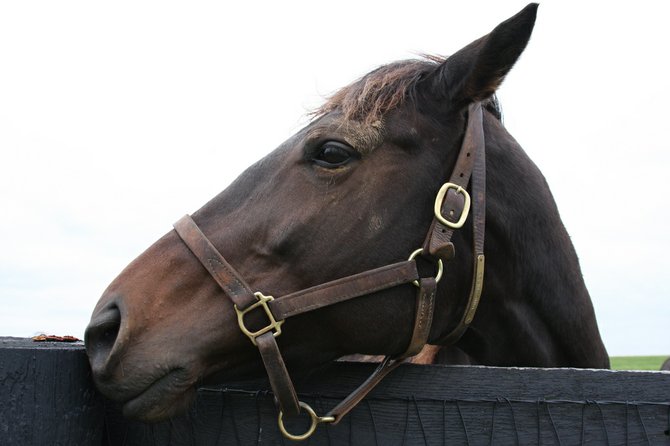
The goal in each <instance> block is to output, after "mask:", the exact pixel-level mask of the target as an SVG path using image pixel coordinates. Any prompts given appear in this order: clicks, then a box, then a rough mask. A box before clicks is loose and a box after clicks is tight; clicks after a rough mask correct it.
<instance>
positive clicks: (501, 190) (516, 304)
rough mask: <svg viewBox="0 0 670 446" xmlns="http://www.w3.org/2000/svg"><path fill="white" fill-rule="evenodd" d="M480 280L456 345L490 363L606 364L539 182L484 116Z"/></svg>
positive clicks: (570, 255)
mask: <svg viewBox="0 0 670 446" xmlns="http://www.w3.org/2000/svg"><path fill="white" fill-rule="evenodd" d="M485 128H486V137H487V149H486V150H487V158H488V160H487V163H488V166H489V168H488V169H487V183H488V184H487V222H486V224H487V230H486V262H487V264H486V279H485V283H484V291H483V294H482V298H481V303H480V307H479V310H478V312H477V315H476V318H475V320H474V321H473V323H472V325H471V326H470V329H469V330H468V331H467V332H466V333H465V335H464V336H463V337H462V339H461V341H459V343H458V346H459V347H460V348H462V349H463V350H464V351H465V352H466V353H468V354H469V355H470V356H472V357H473V358H474V359H475V360H476V361H477V362H480V363H483V364H491V365H493V364H495V365H527V366H559V365H560V366H577V367H607V366H608V359H607V353H606V352H605V349H604V346H603V344H602V341H601V339H600V334H599V332H598V328H597V325H596V321H595V315H594V311H593V306H592V304H591V300H590V297H589V294H588V291H587V289H586V286H585V284H584V280H583V278H582V274H581V270H580V267H579V262H578V260H577V255H576V253H575V250H574V248H573V246H572V242H571V241H570V237H569V236H568V234H567V232H566V230H565V227H564V226H563V223H562V222H561V219H560V217H559V214H558V210H557V208H556V204H555V202H554V199H553V197H552V195H551V192H550V191H549V188H548V187H547V185H546V182H545V180H544V177H543V176H542V174H541V173H540V171H539V170H538V169H537V167H536V166H535V165H534V164H533V162H532V161H531V160H530V159H529V158H528V157H527V156H526V154H525V153H524V152H523V150H522V149H521V147H520V146H519V145H518V144H517V143H516V141H515V140H514V139H513V138H512V137H511V136H510V135H509V134H508V133H507V132H506V131H505V130H504V128H503V127H502V125H501V124H500V123H499V122H498V121H497V120H495V119H494V118H493V117H491V116H488V117H487V119H486V125H485Z"/></svg>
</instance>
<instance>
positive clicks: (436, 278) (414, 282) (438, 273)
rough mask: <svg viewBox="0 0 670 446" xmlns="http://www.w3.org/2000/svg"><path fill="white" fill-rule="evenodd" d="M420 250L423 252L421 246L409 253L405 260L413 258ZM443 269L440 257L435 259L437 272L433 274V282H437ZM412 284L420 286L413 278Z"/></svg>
mask: <svg viewBox="0 0 670 446" xmlns="http://www.w3.org/2000/svg"><path fill="white" fill-rule="evenodd" d="M422 252H423V248H419V249H417V250H415V251H414V252H413V253H412V254H410V256H409V259H407V261H410V260H414V258H415V257H416V256H418V255H419V254H421V253H422ZM443 270H444V265H442V259H437V274H436V275H435V283H438V282H439V281H440V279H442V271H443ZM412 284H414V286H415V287H417V288H419V287H420V285H419V281H418V280H414V281H413V282H412Z"/></svg>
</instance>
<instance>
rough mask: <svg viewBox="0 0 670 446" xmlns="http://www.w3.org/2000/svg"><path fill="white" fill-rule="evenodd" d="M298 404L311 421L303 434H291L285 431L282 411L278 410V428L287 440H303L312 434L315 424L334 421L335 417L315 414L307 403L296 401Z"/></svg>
mask: <svg viewBox="0 0 670 446" xmlns="http://www.w3.org/2000/svg"><path fill="white" fill-rule="evenodd" d="M298 404H300V407H302V408H303V409H305V410H306V411H307V413H308V414H309V418H310V420H311V421H310V424H309V428H307V431H306V432H305V433H304V434H300V435H295V434H292V433H290V432H289V431H287V430H286V428H285V427H284V412H282V411H281V410H280V411H279V420H278V423H279V430H280V431H281V433H282V435H284V437H286V438H288V439H289V440H294V441H300V440H305V439H307V438H309V437H311V436H312V434H313V433H314V431H315V430H316V426H317V425H319V424H321V423H333V422H335V417H328V416H326V417H320V416H317V414H316V412H314V409H312V408H311V407H309V404H307V403H303V402H302V401H298Z"/></svg>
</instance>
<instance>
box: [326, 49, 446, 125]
mask: <svg viewBox="0 0 670 446" xmlns="http://www.w3.org/2000/svg"><path fill="white" fill-rule="evenodd" d="M439 60H443V59H438V58H435V57H430V58H428V57H427V58H426V59H424V60H418V59H415V60H404V61H399V62H394V63H391V64H388V65H383V66H381V67H379V68H377V69H376V70H374V71H371V72H370V73H368V74H366V75H365V76H363V77H362V78H360V79H358V80H357V81H355V82H353V83H351V84H349V85H347V86H346V87H344V88H341V89H340V90H338V91H337V92H336V93H335V94H333V95H332V96H330V97H329V98H328V99H327V101H326V102H325V103H324V104H323V105H322V106H321V107H319V108H318V109H317V110H315V111H314V113H313V115H314V116H323V115H325V114H327V113H330V112H332V111H335V110H339V111H340V112H341V113H342V114H343V118H344V119H345V120H348V121H358V122H362V123H364V124H371V123H374V122H378V121H381V120H382V118H383V115H384V114H385V113H387V112H388V111H390V110H393V109H394V108H396V107H398V106H400V105H401V104H402V103H403V102H404V101H405V100H406V99H407V98H408V97H411V96H413V91H414V88H415V87H416V85H417V83H418V82H419V80H420V79H421V77H422V76H423V75H424V74H426V73H427V72H429V71H430V70H431V69H433V68H434V67H435V65H436V64H437V63H439Z"/></svg>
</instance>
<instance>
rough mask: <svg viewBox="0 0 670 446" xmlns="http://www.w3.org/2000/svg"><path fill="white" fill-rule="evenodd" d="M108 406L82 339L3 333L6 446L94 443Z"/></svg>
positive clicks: (1, 427)
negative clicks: (98, 390)
mask: <svg viewBox="0 0 670 446" xmlns="http://www.w3.org/2000/svg"><path fill="white" fill-rule="evenodd" d="M103 421H104V409H103V406H102V400H101V399H100V397H98V395H97V393H96V392H95V390H94V389H93V384H92V382H91V376H90V369H89V367H88V363H87V358H86V354H85V352H84V349H83V346H82V345H81V343H80V344H67V343H55V342H41V343H35V342H32V340H30V339H22V338H0V445H21V446H23V445H91V446H98V445H100V444H101V441H102V433H103Z"/></svg>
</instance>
